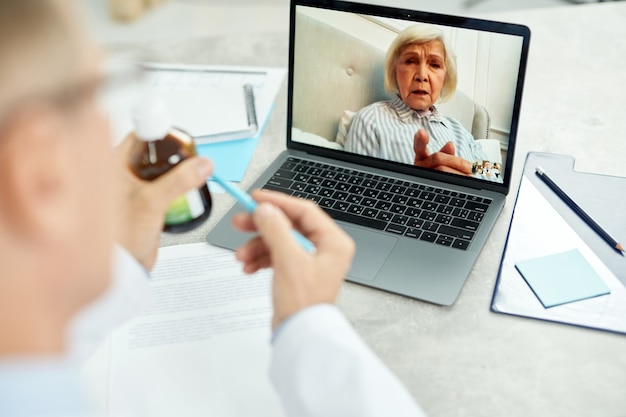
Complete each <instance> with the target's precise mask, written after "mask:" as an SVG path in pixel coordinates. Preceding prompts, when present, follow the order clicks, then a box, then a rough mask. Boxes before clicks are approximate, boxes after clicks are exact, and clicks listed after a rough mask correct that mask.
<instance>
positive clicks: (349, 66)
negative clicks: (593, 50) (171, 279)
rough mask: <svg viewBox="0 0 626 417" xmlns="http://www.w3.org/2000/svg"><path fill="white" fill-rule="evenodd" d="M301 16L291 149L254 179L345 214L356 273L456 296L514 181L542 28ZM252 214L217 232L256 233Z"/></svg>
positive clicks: (416, 15) (420, 18) (334, 11)
mask: <svg viewBox="0 0 626 417" xmlns="http://www.w3.org/2000/svg"><path fill="white" fill-rule="evenodd" d="M290 19H291V21H290V28H291V29H290V57H289V90H288V107H287V132H286V133H287V135H286V136H287V144H286V145H287V149H286V150H285V151H284V152H282V153H281V154H280V155H279V156H278V157H277V158H276V159H275V160H274V161H273V162H272V163H271V164H270V165H269V167H268V168H267V170H266V171H265V172H264V173H263V174H261V176H260V177H259V178H258V180H257V181H256V182H255V183H254V185H253V186H252V188H267V189H272V190H277V191H280V192H284V193H287V194H290V195H293V196H297V197H301V198H308V199H311V200H313V201H315V202H317V203H318V204H319V205H320V207H322V208H323V209H324V210H325V211H326V212H327V213H328V214H330V215H331V217H333V218H334V219H335V220H337V222H338V224H339V225H340V226H341V227H342V228H343V229H344V230H345V231H346V232H347V233H348V234H349V235H350V236H351V237H352V238H353V239H354V240H355V242H356V246H357V252H356V255H355V258H354V262H353V265H352V268H351V270H350V272H349V273H348V276H347V279H348V280H349V281H352V282H355V283H359V284H363V285H367V286H370V287H374V288H378V289H381V290H385V291H389V292H393V293H397V294H402V295H406V296H409V297H412V298H416V299H421V300H425V301H428V302H432V303H436V304H441V305H451V304H453V303H454V302H455V300H456V299H457V297H458V295H459V293H460V291H461V289H462V287H463V284H464V282H465V280H466V279H467V277H468V275H469V273H470V272H471V269H472V266H473V264H474V262H475V261H476V259H477V257H478V255H479V254H480V251H481V249H482V247H483V245H484V243H485V241H486V240H487V238H488V236H489V232H490V231H491V229H492V227H493V224H494V222H495V221H496V219H497V217H498V215H499V213H500V211H501V209H502V207H503V205H504V202H505V197H506V195H507V193H508V191H509V184H510V181H511V168H512V166H513V158H514V149H515V142H516V136H517V126H518V118H519V109H520V102H521V97H522V88H523V81H524V73H525V68H526V60H527V55H528V46H529V41H530V31H529V29H528V28H526V27H525V26H520V25H513V24H508V23H500V22H493V21H486V20H479V19H471V18H466V17H456V16H447V15H441V14H434V13H427V12H421V11H415V10H407V9H399V8H392V7H382V6H376V5H365V4H358V3H352V2H342V1H323V0H292V1H291V9H290ZM415 25H417V26H415ZM407 28H410V29H408V32H406V31H405V32H402V31H404V30H405V29H407ZM409 32H410V33H409ZM400 33H403V34H402V35H399V34H400ZM407 33H409V35H410V36H409V35H407ZM416 33H417V34H416ZM433 33H434V34H435V35H434V36H435V37H436V39H438V40H437V41H433V42H430V43H427V44H424V43H423V42H422V43H420V44H418V45H416V44H415V43H414V42H413V41H411V39H420V40H422V41H423V40H424V39H430V40H432V39H433V37H432V36H433ZM398 36H401V38H400V39H404V40H406V39H408V40H409V42H404V43H402V42H400V43H399V44H394V43H393V42H394V39H396V37H398ZM407 36H408V37H407ZM411 36H412V37H411ZM416 36H417V38H416ZM428 36H430V38H429V37H428ZM441 38H443V39H445V49H444V43H443V41H441V40H440V39H441ZM394 45H404V46H402V47H398V48H396V47H395V46H394ZM390 48H391V49H393V50H397V51H398V52H399V53H398V54H397V55H393V56H392V58H390V60H389V63H390V65H388V70H387V71H386V70H385V62H386V51H387V50H388V49H390ZM454 55H456V62H453V60H451V59H450V57H452V56H454ZM455 67H456V71H455ZM442 71H443V73H442ZM455 72H456V77H455V76H454V74H455ZM385 78H387V81H388V84H389V86H390V88H389V89H385V87H384V85H385ZM455 80H456V82H455ZM394 83H395V84H394ZM455 84H456V88H454V87H455ZM394 88H397V91H399V92H400V95H398V93H397V92H396V91H394V90H393V89H394ZM443 98H445V99H446V100H443ZM429 100H430V101H429ZM433 102H434V106H433V105H432V103H433ZM429 103H430V104H429ZM420 128H422V129H425V130H426V131H427V132H428V133H429V135H428V137H427V138H426V139H424V135H423V133H420V134H419V135H417V138H416V137H415V136H416V132H417V131H418V130H419V129H420ZM448 142H452V144H449V143H448ZM449 171H452V172H449ZM240 211H242V207H239V206H235V207H234V208H233V209H232V210H231V211H229V212H228V213H227V214H226V216H225V217H224V219H222V220H221V221H220V222H219V223H218V224H217V225H216V227H215V228H214V229H213V230H212V231H211V232H210V233H209V235H208V236H207V240H208V242H209V243H211V244H214V245H217V246H222V247H226V248H231V249H234V248H236V247H238V246H239V245H241V244H242V243H243V242H245V241H246V240H247V239H248V238H249V236H247V235H245V234H241V233H238V232H236V231H235V230H234V229H233V228H232V226H231V218H232V216H233V215H234V214H235V213H237V212H240Z"/></svg>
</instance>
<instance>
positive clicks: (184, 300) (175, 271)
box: [109, 243, 283, 417]
mask: <svg viewBox="0 0 626 417" xmlns="http://www.w3.org/2000/svg"><path fill="white" fill-rule="evenodd" d="M152 277H153V278H152V281H151V286H152V288H153V292H154V298H155V303H154V304H153V305H152V306H151V307H150V308H149V309H147V310H146V311H144V313H143V314H142V315H141V316H139V317H137V318H136V319H134V320H133V321H131V322H130V323H128V324H127V325H125V326H123V327H122V328H120V329H119V330H117V331H116V332H114V333H113V336H112V339H111V379H110V384H111V385H110V401H109V411H110V415H111V416H133V417H141V416H146V417H148V416H149V417H159V416H163V417H172V416H185V417H193V416H220V417H231V416H232V417H235V416H237V417H240V416H241V417H243V416H246V417H270V416H271V417H276V416H282V415H283V412H282V410H281V406H280V403H279V399H278V397H277V395H276V394H275V393H274V391H273V389H272V387H271V384H270V382H269V379H268V377H267V371H268V368H269V358H270V348H271V346H270V337H271V331H270V321H271V315H272V310H271V272H269V271H266V272H261V273H257V274H254V275H245V274H243V273H242V271H241V264H240V263H239V262H237V261H236V260H235V259H234V255H233V252H231V251H228V250H224V249H219V248H216V247H213V246H210V245H208V244H205V243H200V244H190V245H179V246H170V247H166V248H161V249H160V250H159V258H158V261H157V265H156V267H155V270H154V272H153V274H152Z"/></svg>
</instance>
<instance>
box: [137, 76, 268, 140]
mask: <svg viewBox="0 0 626 417" xmlns="http://www.w3.org/2000/svg"><path fill="white" fill-rule="evenodd" d="M143 69H144V72H145V77H146V79H147V80H146V83H147V84H149V85H151V86H152V89H153V91H156V92H157V93H158V94H159V95H160V96H162V97H163V98H164V100H165V101H166V102H167V104H168V108H169V111H170V114H171V116H172V121H173V123H174V125H176V126H180V127H181V128H183V129H184V130H185V131H186V132H188V133H189V134H190V135H191V136H193V137H194V139H195V141H196V143H197V144H204V143H213V142H222V141H227V140H237V139H245V138H252V137H254V136H255V135H256V132H257V126H258V124H257V117H256V108H255V102H254V90H253V86H252V85H251V84H242V83H241V82H240V81H238V79H237V77H239V79H241V74H237V73H236V72H233V73H232V76H231V77H224V76H222V77H221V79H220V78H216V74H215V71H211V70H203V69H197V68H193V67H191V66H185V65H175V64H174V65H167V64H144V65H143ZM229 75H230V74H229Z"/></svg>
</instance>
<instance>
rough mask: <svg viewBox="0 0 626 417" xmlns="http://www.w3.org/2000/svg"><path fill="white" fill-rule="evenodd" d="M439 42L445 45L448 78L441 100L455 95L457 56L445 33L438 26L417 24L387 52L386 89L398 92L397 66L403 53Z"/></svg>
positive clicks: (403, 33) (398, 37) (400, 36)
mask: <svg viewBox="0 0 626 417" xmlns="http://www.w3.org/2000/svg"><path fill="white" fill-rule="evenodd" d="M432 41H439V42H441V44H442V45H443V50H444V54H445V57H444V58H445V65H446V78H445V80H444V82H443V87H442V89H441V100H442V101H445V100H447V99H448V98H450V97H452V95H454V92H455V91H456V83H457V69H456V56H455V55H454V53H453V52H452V49H451V48H450V47H449V46H448V43H447V42H446V40H445V38H444V36H443V31H442V30H441V29H440V28H438V27H437V26H432V25H426V24H416V25H412V26H409V27H408V28H406V29H404V30H403V31H402V32H400V33H398V36H396V38H395V39H394V40H393V42H392V43H391V45H390V46H389V49H388V50H387V57H386V59H385V89H386V90H387V91H389V92H393V93H397V92H398V81H397V80H396V65H397V62H398V58H399V57H400V55H401V54H402V51H403V50H404V49H405V48H406V47H407V46H409V45H421V44H424V43H428V42H432Z"/></svg>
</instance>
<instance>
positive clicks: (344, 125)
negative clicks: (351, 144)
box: [335, 110, 356, 146]
mask: <svg viewBox="0 0 626 417" xmlns="http://www.w3.org/2000/svg"><path fill="white" fill-rule="evenodd" d="M355 114H356V112H353V111H350V110H344V111H343V114H342V115H341V120H339V126H338V128H337V136H336V137H335V142H336V143H338V144H339V145H341V146H345V143H346V139H347V138H348V131H349V130H350V125H351V124H352V119H353V118H354V115H355Z"/></svg>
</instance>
